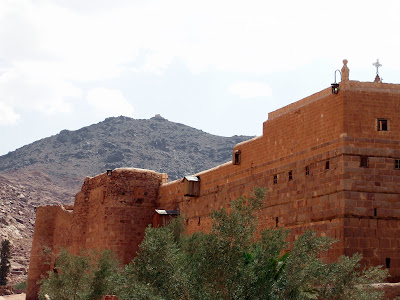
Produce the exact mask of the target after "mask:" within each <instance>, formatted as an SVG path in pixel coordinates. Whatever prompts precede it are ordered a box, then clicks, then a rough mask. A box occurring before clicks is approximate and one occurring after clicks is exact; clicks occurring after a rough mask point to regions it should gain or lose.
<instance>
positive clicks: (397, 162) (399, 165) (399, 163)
mask: <svg viewBox="0 0 400 300" xmlns="http://www.w3.org/2000/svg"><path fill="white" fill-rule="evenodd" d="M394 168H395V169H396V170H400V159H395V160H394Z"/></svg>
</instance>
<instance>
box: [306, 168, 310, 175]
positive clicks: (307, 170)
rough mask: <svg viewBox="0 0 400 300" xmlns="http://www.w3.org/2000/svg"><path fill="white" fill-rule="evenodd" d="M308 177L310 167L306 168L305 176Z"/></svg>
mask: <svg viewBox="0 0 400 300" xmlns="http://www.w3.org/2000/svg"><path fill="white" fill-rule="evenodd" d="M308 175H310V166H306V176H308Z"/></svg>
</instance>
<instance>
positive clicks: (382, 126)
mask: <svg viewBox="0 0 400 300" xmlns="http://www.w3.org/2000/svg"><path fill="white" fill-rule="evenodd" d="M388 125H389V122H388V120H387V119H378V128H377V129H378V131H388V130H389V127H388Z"/></svg>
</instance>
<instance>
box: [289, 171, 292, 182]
mask: <svg viewBox="0 0 400 300" xmlns="http://www.w3.org/2000/svg"><path fill="white" fill-rule="evenodd" d="M290 180H293V171H289V181H290Z"/></svg>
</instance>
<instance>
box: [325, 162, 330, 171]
mask: <svg viewBox="0 0 400 300" xmlns="http://www.w3.org/2000/svg"><path fill="white" fill-rule="evenodd" d="M325 170H329V160H328V161H326V162H325Z"/></svg>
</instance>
